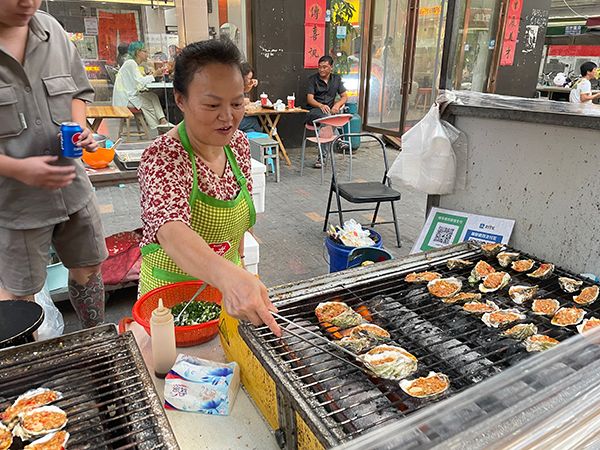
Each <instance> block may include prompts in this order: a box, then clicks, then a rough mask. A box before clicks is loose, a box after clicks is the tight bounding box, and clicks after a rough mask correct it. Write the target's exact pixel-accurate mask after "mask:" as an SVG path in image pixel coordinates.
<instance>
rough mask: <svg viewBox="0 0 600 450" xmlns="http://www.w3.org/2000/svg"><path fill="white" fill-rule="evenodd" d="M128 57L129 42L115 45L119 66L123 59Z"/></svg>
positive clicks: (125, 59)
mask: <svg viewBox="0 0 600 450" xmlns="http://www.w3.org/2000/svg"><path fill="white" fill-rule="evenodd" d="M128 59H129V44H128V43H127V42H121V43H120V44H119V45H118V46H117V65H118V66H119V67H121V66H122V65H123V63H124V62H125V61H127V60H128Z"/></svg>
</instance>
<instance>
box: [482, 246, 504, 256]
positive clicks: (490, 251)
mask: <svg viewBox="0 0 600 450" xmlns="http://www.w3.org/2000/svg"><path fill="white" fill-rule="evenodd" d="M479 248H481V253H483V254H484V255H485V256H487V257H488V258H491V257H493V256H496V255H497V254H498V253H500V252H501V251H502V250H504V246H503V245H502V244H481V247H479Z"/></svg>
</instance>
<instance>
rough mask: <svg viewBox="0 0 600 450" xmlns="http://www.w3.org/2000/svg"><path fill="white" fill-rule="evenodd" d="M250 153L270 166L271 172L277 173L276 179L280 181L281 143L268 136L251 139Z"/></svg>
mask: <svg viewBox="0 0 600 450" xmlns="http://www.w3.org/2000/svg"><path fill="white" fill-rule="evenodd" d="M250 154H251V155H252V158H254V159H256V160H257V161H260V162H261V163H263V164H265V165H267V166H269V169H270V171H271V173H274V174H275V181H276V182H277V183H279V143H278V142H277V141H276V140H274V139H271V138H270V137H268V136H267V137H266V138H253V139H250Z"/></svg>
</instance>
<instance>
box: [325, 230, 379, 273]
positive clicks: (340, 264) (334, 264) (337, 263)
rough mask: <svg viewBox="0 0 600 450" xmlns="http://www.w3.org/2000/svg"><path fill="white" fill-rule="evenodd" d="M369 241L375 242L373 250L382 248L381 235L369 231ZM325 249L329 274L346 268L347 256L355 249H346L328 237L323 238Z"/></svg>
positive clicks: (346, 247) (345, 246)
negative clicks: (327, 256) (327, 255)
mask: <svg viewBox="0 0 600 450" xmlns="http://www.w3.org/2000/svg"><path fill="white" fill-rule="evenodd" d="M369 232H370V236H371V239H373V240H374V241H375V245H374V246H373V247H375V248H382V247H383V240H382V239H381V235H380V234H379V233H378V232H377V231H375V230H369ZM325 247H326V248H327V253H328V254H329V273H333V272H339V271H340V270H345V269H347V268H348V256H349V255H350V252H351V251H352V250H354V249H355V248H356V247H348V246H347V245H342V244H338V243H337V242H335V241H334V240H333V239H331V238H330V237H329V236H327V237H326V238H325Z"/></svg>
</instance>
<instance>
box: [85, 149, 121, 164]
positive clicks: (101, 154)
mask: <svg viewBox="0 0 600 450" xmlns="http://www.w3.org/2000/svg"><path fill="white" fill-rule="evenodd" d="M114 157H115V151H114V150H113V149H112V148H104V147H98V148H97V149H96V151H95V152H88V151H86V150H84V151H83V156H82V157H81V159H83V162H84V163H86V164H87V165H88V166H90V167H91V168H92V169H104V168H105V167H108V165H109V164H110V163H111V162H112V160H113V159H114Z"/></svg>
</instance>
